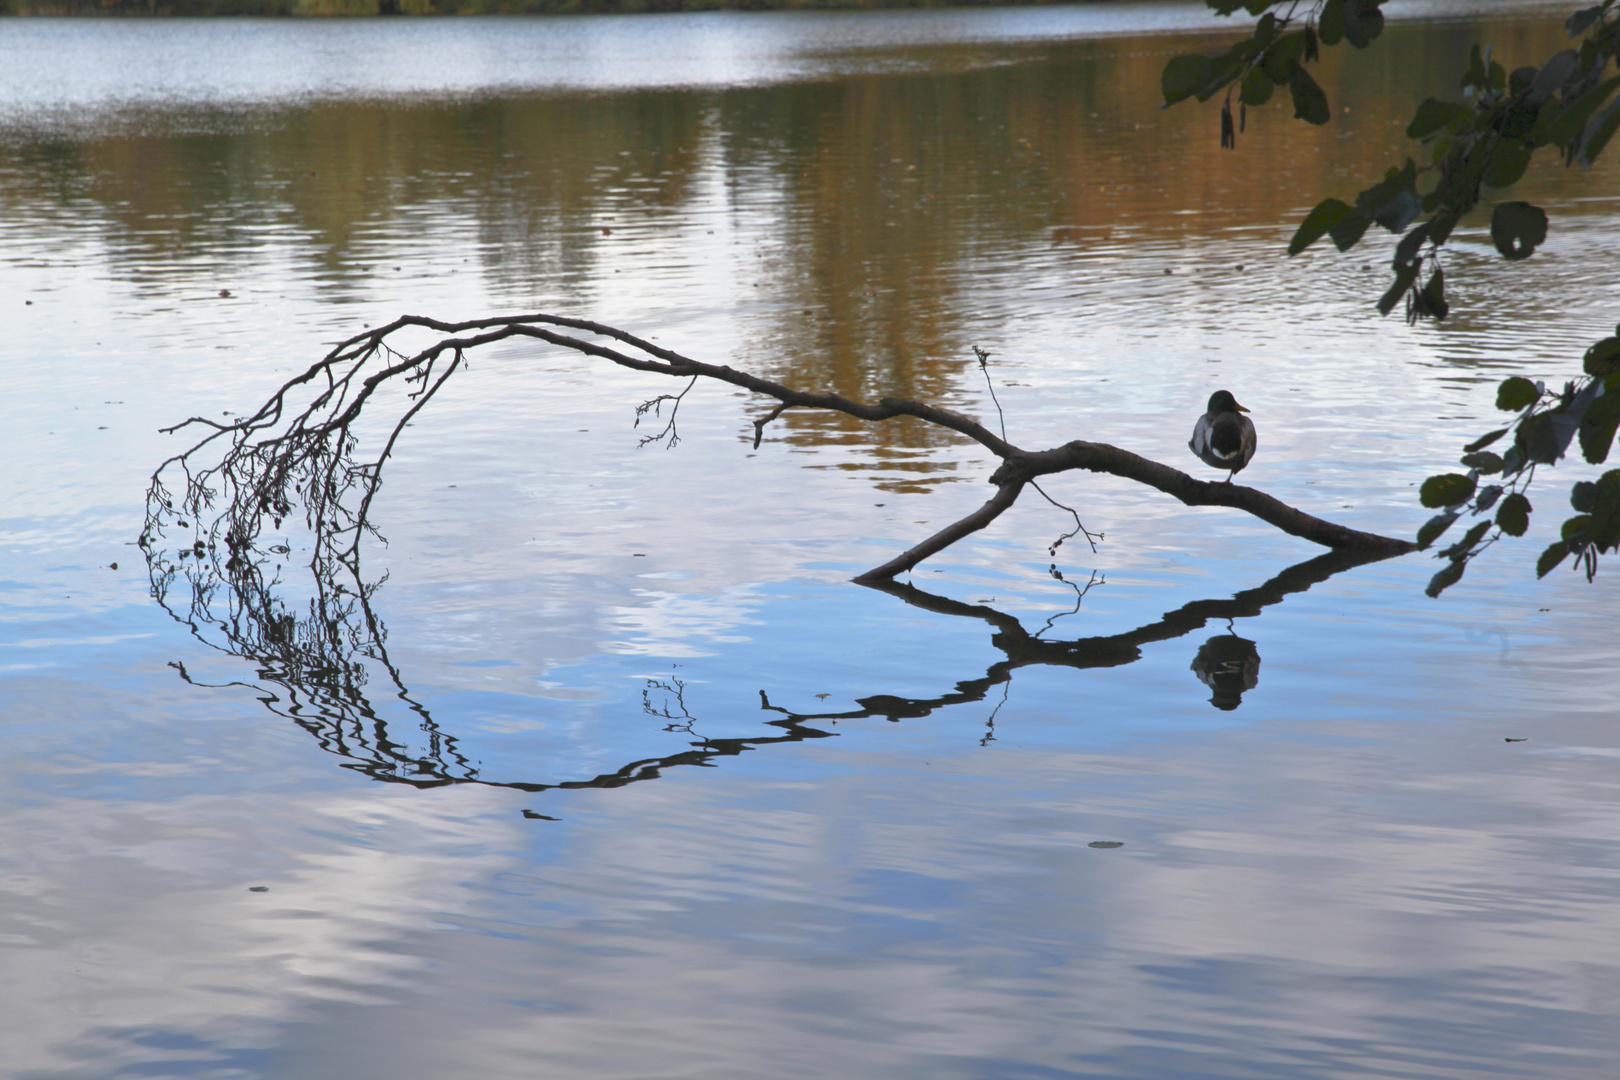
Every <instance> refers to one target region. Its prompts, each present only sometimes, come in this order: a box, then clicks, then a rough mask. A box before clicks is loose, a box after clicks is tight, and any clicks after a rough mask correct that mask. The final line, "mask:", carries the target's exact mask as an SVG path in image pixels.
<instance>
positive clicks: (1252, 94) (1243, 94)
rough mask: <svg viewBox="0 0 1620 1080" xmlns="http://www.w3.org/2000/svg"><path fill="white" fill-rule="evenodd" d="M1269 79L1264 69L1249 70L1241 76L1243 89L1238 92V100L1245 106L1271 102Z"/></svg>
mask: <svg viewBox="0 0 1620 1080" xmlns="http://www.w3.org/2000/svg"><path fill="white" fill-rule="evenodd" d="M1273 89H1275V88H1274V87H1273V86H1272V85H1271V79H1270V77H1269V76H1267V75H1266V72H1265V69H1264V68H1262V67H1259V66H1256V67H1252V68H1250V69H1249V71H1248V74H1246V75H1244V76H1243V88H1242V89H1241V90H1239V91H1238V100H1239V101H1241V102H1243V104H1245V105H1254V106H1257V107H1258V106H1260V105H1264V104H1265V103H1266V102H1268V101H1270V100H1271V91H1272V90H1273Z"/></svg>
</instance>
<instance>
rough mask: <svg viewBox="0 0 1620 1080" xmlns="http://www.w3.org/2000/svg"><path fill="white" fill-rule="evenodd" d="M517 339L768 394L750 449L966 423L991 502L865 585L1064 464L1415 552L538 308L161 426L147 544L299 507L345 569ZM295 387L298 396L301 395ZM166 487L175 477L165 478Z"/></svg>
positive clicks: (1247, 493) (333, 359) (388, 342)
mask: <svg viewBox="0 0 1620 1080" xmlns="http://www.w3.org/2000/svg"><path fill="white" fill-rule="evenodd" d="M420 331H428V332H431V333H435V334H438V335H441V336H440V337H439V338H438V340H436V341H434V342H433V343H432V344H430V345H428V347H426V348H424V349H419V350H417V351H415V352H412V353H405V352H403V351H401V350H400V349H398V348H396V345H395V343H396V342H397V341H398V340H399V339H400V338H401V337H402V336H404V335H405V334H407V333H414V332H420ZM578 335H586V336H578ZM513 338H530V339H533V340H535V341H537V342H543V343H545V344H547V345H551V346H555V347H558V348H561V349H566V350H569V351H572V352H575V353H579V354H581V355H584V356H589V357H593V358H596V359H600V360H605V361H607V362H608V363H611V364H615V365H618V366H619V367H623V368H628V369H630V370H632V371H642V372H648V373H651V374H657V375H664V376H668V377H670V378H675V379H685V380H688V387H687V389H689V388H690V386H691V385H692V384H694V383H695V382H696V380H698V379H711V380H714V381H716V382H721V383H726V384H729V385H731V386H735V387H738V388H740V389H743V390H747V391H749V392H750V393H754V394H758V395H760V396H761V397H764V398H770V399H773V400H774V401H775V402H776V404H775V405H774V406H773V407H772V408H771V409H770V410H769V411H768V412H767V413H766V414H764V415H763V416H761V417H759V418H757V419H755V420H753V421H751V423H752V426H753V428H754V443H755V445H756V446H757V445H758V443H759V440H760V438H761V436H762V435H763V432H764V429H765V427H766V426H767V425H768V424H769V423H771V422H772V421H774V420H775V419H776V418H778V417H779V416H781V415H782V413H783V412H784V411H786V410H787V409H819V410H823V411H828V412H838V413H843V414H845V415H847V416H852V417H855V418H857V419H860V420H865V421H868V422H871V423H882V422H884V421H886V420H890V419H893V418H894V417H898V416H909V417H912V418H914V419H917V420H921V421H923V422H924V423H928V424H933V425H935V426H936V427H941V428H945V429H947V430H949V431H954V432H956V433H957V434H959V435H963V436H966V437H967V438H969V439H972V440H973V441H974V442H977V443H978V444H979V445H981V446H983V447H984V448H985V449H986V450H988V451H989V452H990V453H992V454H994V455H995V456H996V457H998V458H1000V459H1001V465H1000V467H999V468H997V469H996V471H995V472H994V473H993V474H992V476H991V477H990V482H991V483H992V484H994V485H995V486H996V493H995V495H993V496H992V497H991V498H990V499H989V501H987V502H986V503H985V504H984V505H983V506H981V507H980V508H979V509H977V510H975V511H974V512H973V513H971V514H969V515H967V516H966V517H963V518H962V519H961V520H959V521H957V522H954V523H953V524H951V525H949V526H947V527H946V528H944V529H942V530H940V531H939V532H937V533H935V534H934V535H933V536H931V537H929V538H927V539H926V540H923V541H922V542H921V543H919V544H917V545H916V546H915V547H913V548H911V549H910V550H908V551H906V552H904V553H903V554H901V555H899V556H897V557H896V558H894V559H891V560H890V561H888V562H886V563H884V564H883V565H881V566H877V567H874V568H873V569H871V570H868V571H866V572H865V573H863V574H861V575H859V576H858V577H857V578H856V579H855V580H856V581H859V582H863V583H871V582H875V581H883V580H888V579H892V578H893V577H894V576H895V575H896V574H899V573H902V572H904V571H907V570H910V569H912V568H913V567H915V566H916V565H917V564H918V563H920V562H922V561H923V560H924V559H926V558H928V557H929V556H931V555H934V554H936V553H938V552H940V551H942V550H944V549H945V548H947V547H949V546H950V545H951V544H954V543H955V542H956V541H958V540H960V539H962V538H963V537H965V536H968V535H970V534H972V533H974V532H977V531H978V530H980V529H982V528H984V527H985V526H986V525H988V524H990V523H991V522H992V521H994V520H995V519H996V518H997V517H999V516H1001V514H1003V513H1004V512H1005V511H1006V510H1007V509H1008V508H1010V507H1011V506H1012V505H1013V504H1014V503H1015V502H1016V501H1017V499H1018V496H1019V494H1020V493H1021V492H1022V491H1023V488H1024V486H1025V485H1026V484H1029V483H1032V482H1033V481H1034V480H1036V479H1037V478H1038V477H1041V476H1047V475H1050V474H1053V473H1058V472H1066V471H1069V470H1075V469H1081V470H1088V471H1091V472H1103V473H1109V474H1111V475H1114V476H1119V477H1122V478H1124V479H1128V480H1134V481H1136V482H1137V483H1141V484H1145V485H1147V486H1149V487H1153V488H1156V489H1157V490H1159V491H1163V492H1165V493H1166V494H1169V495H1171V496H1173V497H1175V498H1177V499H1179V500H1181V501H1182V502H1183V503H1186V504H1188V505H1190V506H1227V507H1231V508H1233V509H1237V510H1243V511H1245V512H1247V513H1250V514H1253V515H1254V516H1255V517H1258V518H1259V519H1260V520H1262V521H1265V522H1267V523H1268V524H1270V525H1273V526H1275V527H1276V528H1278V529H1281V530H1282V531H1284V532H1287V533H1289V534H1291V535H1294V536H1299V537H1301V538H1303V539H1306V540H1310V541H1312V542H1313V543H1318V544H1322V545H1323V546H1325V547H1329V548H1333V549H1335V550H1338V551H1353V552H1366V553H1377V554H1385V555H1391V554H1401V553H1404V552H1407V551H1411V550H1413V549H1414V545H1413V544H1412V543H1410V542H1409V541H1406V540H1398V539H1394V538H1391V537H1385V536H1377V535H1374V534H1371V533H1365V532H1358V531H1357V530H1354V529H1350V528H1346V527H1344V526H1342V525H1337V524H1334V523H1332V522H1328V521H1323V520H1321V519H1319V518H1315V517H1312V516H1311V515H1309V514H1306V513H1304V512H1302V511H1300V510H1296V509H1294V508H1293V507H1290V506H1288V505H1286V504H1284V503H1282V502H1280V501H1279V500H1277V499H1275V498H1273V497H1271V496H1269V495H1266V494H1265V493H1264V492H1261V491H1258V490H1256V489H1253V488H1248V487H1240V486H1237V485H1233V484H1222V483H1211V482H1207V481H1202V480H1197V479H1194V478H1193V477H1191V476H1188V475H1187V474H1186V473H1183V472H1181V471H1180V470H1178V469H1174V468H1171V467H1170V466H1168V465H1162V464H1160V463H1158V462H1154V461H1150V460H1148V459H1146V458H1143V457H1140V456H1138V455H1136V454H1132V453H1130V452H1128V451H1125V450H1121V449H1119V448H1117V447H1113V446H1109V445H1107V444H1105V443H1092V442H1084V441H1078V440H1077V441H1075V442H1070V443H1066V444H1064V445H1063V446H1059V447H1055V448H1053V449H1049V450H1039V451H1028V450H1024V449H1022V448H1020V447H1017V446H1014V445H1013V444H1012V443H1010V442H1008V441H1007V440H1006V439H1005V438H1003V437H1001V436H998V435H996V434H994V433H993V432H991V431H990V430H989V429H988V428H986V427H985V426H984V425H982V424H980V423H979V422H978V421H976V420H974V419H972V418H971V417H967V416H964V415H962V414H961V413H957V412H952V411H951V410H948V409H942V408H939V407H937V406H933V405H928V404H926V403H923V402H919V401H913V400H911V399H909V398H895V397H887V398H883V399H882V400H881V401H879V402H877V403H876V404H871V403H867V402H861V401H855V400H852V399H850V398H846V397H843V396H841V395H839V394H833V393H827V392H823V391H806V390H799V389H796V388H793V387H790V386H785V385H783V384H781V383H778V382H774V381H772V380H770V379H765V378H762V377H760V376H758V375H754V374H751V373H749V372H746V371H739V370H737V369H735V368H732V367H729V366H726V365H721V364H709V363H704V362H702V361H699V360H694V359H691V358H690V357H686V356H683V355H681V354H680V353H677V352H674V351H672V350H670V349H665V348H663V347H661V346H658V345H655V344H653V343H652V342H650V341H647V340H645V339H643V338H640V337H637V336H636V335H634V334H630V333H627V332H626V331H624V330H620V329H618V328H616V327H612V326H608V325H605V324H603V323H598V322H592V321H589V320H585V319H569V318H564V317H561V316H556V315H546V314H533V315H520V316H510V317H501V318H487V319H473V320H468V321H465V322H443V321H441V320H438V319H431V318H425V317H421V316H405V317H402V318H399V319H396V320H395V321H393V322H391V323H389V324H388V325H386V326H381V327H377V328H376V329H370V330H367V331H366V332H364V333H362V334H356V335H355V336H353V337H351V338H349V339H347V340H346V341H343V342H340V343H339V344H338V345H337V346H335V347H334V348H333V349H332V350H331V351H330V352H329V353H327V354H326V356H324V357H322V358H321V359H320V360H319V361H317V362H316V363H314V364H312V365H311V366H310V367H309V368H307V369H306V370H305V371H304V372H302V373H301V374H299V375H298V376H296V377H295V378H292V379H290V380H288V381H287V382H286V383H285V384H283V385H282V386H281V387H280V388H279V389H278V390H277V391H276V392H275V393H274V394H272V395H271V397H270V398H269V400H267V401H266V402H265V403H264V404H263V405H261V406H259V408H258V409H257V410H256V411H255V412H253V413H252V414H250V415H247V416H244V417H240V418H238V419H236V420H234V421H232V422H230V423H220V422H219V421H215V420H211V419H206V418H203V417H193V418H191V419H190V420H187V421H185V422H183V423H181V424H178V425H176V426H175V427H173V428H169V429H166V430H169V431H175V430H180V429H182V428H186V427H190V426H192V425H197V426H200V427H202V428H205V429H207V434H205V435H204V436H203V438H201V439H200V440H199V441H198V442H196V443H195V444H193V445H192V446H191V447H190V448H188V449H186V450H184V451H182V452H181V453H179V454H176V455H175V456H173V457H171V458H169V459H168V460H167V461H165V462H163V464H162V465H160V466H159V467H158V469H157V471H156V472H154V473H153V476H152V484H151V488H150V490H149V492H148V496H147V516H146V528H145V530H144V531H143V533H142V536H141V543H142V545H143V547H148V548H150V547H151V546H152V545H154V544H156V543H158V541H159V538H161V537H162V536H164V535H165V534H166V532H167V530H169V529H171V528H175V527H180V528H190V529H192V530H193V534H192V535H193V536H194V537H195V539H194V543H193V545H192V548H191V549H189V550H191V551H192V552H194V553H195V555H197V556H198V557H200V556H201V555H202V554H203V552H204V551H217V550H218V549H219V548H220V547H221V546H223V547H224V548H225V549H226V551H227V557H226V567H227V569H230V567H231V566H232V564H233V563H236V562H237V561H238V560H249V559H252V558H255V557H257V556H258V554H259V541H260V538H261V536H262V535H263V534H264V532H265V531H266V523H267V522H269V523H270V527H271V528H273V529H278V530H279V529H281V527H282V524H283V522H284V521H285V520H287V519H289V518H301V519H302V521H303V523H304V524H305V526H306V527H307V528H308V530H309V532H310V534H311V537H312V544H313V550H314V555H313V562H314V564H315V566H316V568H317V570H319V569H320V568H321V567H323V566H329V565H330V564H332V563H339V564H343V565H348V566H351V567H352V566H355V565H356V564H357V560H358V552H359V546H360V543H361V540H362V539H363V538H364V536H365V534H367V533H375V530H374V528H373V524H372V522H371V521H370V518H369V513H370V507H371V501H372V499H373V498H374V497H375V495H376V493H377V490H378V487H379V485H380V484H381V482H382V468H383V465H384V464H385V462H386V461H387V459H388V457H389V456H390V455H391V454H392V453H393V449H394V446H395V445H396V443H397V442H398V440H399V438H400V436H401V435H402V434H403V432H404V429H405V426H406V425H407V424H408V423H409V422H410V421H411V419H412V418H414V417H415V416H416V415H417V414H418V413H419V412H420V411H421V410H422V409H423V408H424V407H426V405H427V403H428V402H429V401H431V400H432V398H433V397H434V395H435V394H437V392H438V391H439V389H440V388H441V387H443V385H444V383H445V381H446V380H448V379H449V378H450V376H451V375H453V374H454V373H455V372H456V370H457V369H458V368H460V367H461V366H462V364H463V363H464V362H465V360H466V355H467V353H468V352H469V351H471V350H473V349H477V348H481V347H483V346H486V345H490V344H493V343H495V342H498V341H505V340H508V339H513ZM394 386H398V387H402V388H404V389H405V390H406V391H407V393H406V395H405V398H404V403H403V404H399V403H395V405H394V406H393V407H395V408H397V409H398V410H399V411H398V414H397V415H396V416H394V417H393V418H392V420H391V421H389V422H387V423H385V425H384V430H385V432H386V434H385V435H384V437H383V439H382V440H381V443H380V447H379V449H377V450H376V451H375V452H374V454H373V456H371V457H370V458H369V459H364V460H362V459H361V458H359V457H358V456H357V455H358V452H359V446H360V440H359V438H358V437H357V435H356V434H355V431H354V425H355V423H356V422H357V421H358V420H359V419H360V418H361V416H362V415H363V414H365V415H369V416H370V418H371V419H372V420H376V419H377V416H376V415H375V413H377V412H378V411H379V410H380V409H381V408H382V405H381V404H380V402H381V400H382V399H380V398H379V396H378V395H379V392H380V391H381V390H382V389H383V388H385V387H394ZM306 393H307V394H308V395H309V396H308V398H307V400H304V399H301V398H300V397H299V395H302V394H306ZM685 393H686V390H684V389H683V390H682V391H681V392H680V393H678V394H662V395H659V396H657V397H655V398H653V399H651V400H649V401H647V402H643V403H642V405H641V406H640V407H639V408H638V409H637V420H638V422H639V421H640V420H641V419H642V418H644V417H645V416H646V415H647V414H648V413H653V414H658V413H660V412H661V410H662V409H663V408H664V406H665V405H666V404H667V405H668V406H669V410H670V411H669V415H668V418H667V420H666V422H665V426H664V427H663V429H662V430H661V431H659V432H657V433H655V434H652V435H649V436H647V437H646V438H644V439H643V440H642V441H643V443H647V442H660V441H666V440H667V441H668V442H670V443H673V442H674V441H676V440H678V437H679V436H678V433H677V429H676V426H675V421H676V416H677V414H678V411H679V408H680V403H681V400H682V398H683V397H684V395H685ZM368 409H370V410H371V413H370V414H368V413H367V410H368ZM210 455H217V456H213V457H211V456H210ZM177 481H178V483H177ZM171 486H176V487H177V488H178V490H173V491H171ZM193 523H194V524H193Z"/></svg>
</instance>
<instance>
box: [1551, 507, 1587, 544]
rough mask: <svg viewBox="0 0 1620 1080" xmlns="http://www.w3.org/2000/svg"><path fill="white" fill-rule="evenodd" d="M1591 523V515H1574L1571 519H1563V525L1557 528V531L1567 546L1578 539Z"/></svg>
mask: <svg viewBox="0 0 1620 1080" xmlns="http://www.w3.org/2000/svg"><path fill="white" fill-rule="evenodd" d="M1591 523H1592V515H1590V514H1576V515H1575V516H1574V517H1572V518H1567V519H1565V521H1564V523H1563V524H1562V525H1560V526H1559V527H1558V531H1559V533H1560V534H1561V535H1562V536H1563V538H1564V542H1565V543H1566V544H1567V543H1569V542H1570V541H1572V540H1575V539H1576V538H1577V537H1579V536H1580V534H1581V533H1582V532H1584V531H1585V530H1586V527H1587V526H1588V525H1590V524H1591ZM1571 546H1573V545H1571Z"/></svg>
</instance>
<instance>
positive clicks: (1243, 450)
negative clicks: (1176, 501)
mask: <svg viewBox="0 0 1620 1080" xmlns="http://www.w3.org/2000/svg"><path fill="white" fill-rule="evenodd" d="M1248 411H1249V410H1248V409H1245V408H1244V407H1243V406H1241V405H1239V404H1238V403H1237V398H1235V397H1233V396H1232V392H1231V391H1230V390H1217V391H1215V392H1214V393H1213V394H1211V395H1209V411H1208V412H1206V413H1205V414H1204V415H1203V416H1200V417H1199V418H1198V423H1197V424H1195V425H1194V426H1193V433H1192V438H1191V439H1189V440H1188V442H1187V449H1189V450H1191V451H1192V452H1193V453H1195V454H1197V455H1198V457H1199V460H1201V461H1202V462H1203V463H1204V464H1206V465H1213V466H1215V468H1217V469H1230V470H1231V472H1229V473H1227V475H1226V482H1227V483H1228V484H1230V483H1231V482H1232V477H1234V476H1236V475H1237V474H1238V470H1239V469H1241V468H1243V466H1245V465H1247V464H1248V463H1249V460H1250V459H1251V458H1253V457H1254V448H1255V445H1256V444H1255V437H1254V422H1253V421H1252V420H1250V419H1249V418H1248V417H1247V416H1244V415H1243V414H1244V413H1246V412H1248Z"/></svg>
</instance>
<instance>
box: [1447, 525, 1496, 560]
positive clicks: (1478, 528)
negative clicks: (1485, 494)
mask: <svg viewBox="0 0 1620 1080" xmlns="http://www.w3.org/2000/svg"><path fill="white" fill-rule="evenodd" d="M1490 527H1491V523H1490V522H1489V521H1481V522H1480V523H1479V524H1477V525H1475V526H1474V527H1473V528H1471V529H1469V530H1468V531H1467V532H1466V533H1464V534H1463V538H1462V539H1461V540H1459V541H1457V542H1456V543H1455V544H1452V545H1451V546H1450V547H1448V548H1446V550H1444V551H1442V552H1441V553H1440V554H1439V555H1438V556H1436V557H1437V558H1441V559H1451V560H1452V561H1454V562H1464V561H1466V560H1467V559H1469V558H1471V557H1472V552H1473V550H1474V545H1475V544H1477V543H1479V538H1480V537H1482V536H1484V535H1485V533H1486V531H1487V530H1488V529H1490Z"/></svg>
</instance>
